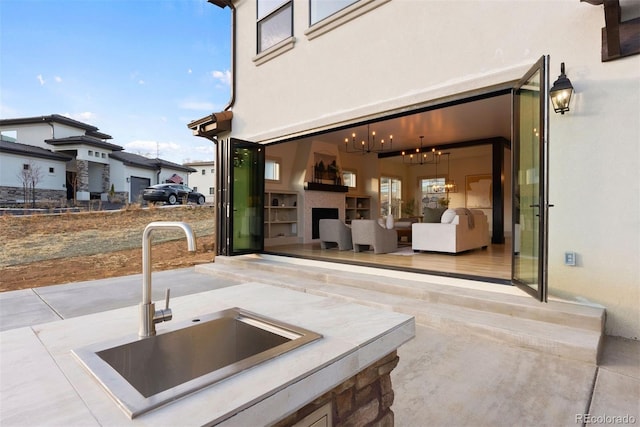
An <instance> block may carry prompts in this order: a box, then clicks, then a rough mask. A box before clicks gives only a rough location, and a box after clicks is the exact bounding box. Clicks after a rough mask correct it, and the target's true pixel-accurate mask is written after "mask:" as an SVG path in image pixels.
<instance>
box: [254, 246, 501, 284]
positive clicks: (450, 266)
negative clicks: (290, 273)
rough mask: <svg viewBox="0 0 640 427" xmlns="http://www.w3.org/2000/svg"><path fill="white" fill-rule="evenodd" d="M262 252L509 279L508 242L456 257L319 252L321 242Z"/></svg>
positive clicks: (401, 250)
mask: <svg viewBox="0 0 640 427" xmlns="http://www.w3.org/2000/svg"><path fill="white" fill-rule="evenodd" d="M265 252H267V253H272V254H279V255H288V256H294V257H302V258H310V259H316V260H322V261H332V262H341V263H347V264H359V265H368V266H375V267H385V268H389V269H394V270H405V271H412V272H422V273H429V274H437V275H445V276H454V277H463V278H472V279H480V280H485V281H494V282H497V283H508V282H510V279H511V243H510V241H509V240H507V242H506V243H505V244H492V245H490V246H489V247H488V248H487V249H475V250H472V251H468V252H463V253H459V254H457V255H452V254H443V253H436V252H419V253H414V252H413V250H412V249H411V246H410V245H407V244H406V243H405V245H404V246H403V245H402V244H401V246H399V247H398V251H396V252H394V253H391V254H377V255H376V254H374V253H373V251H366V252H360V253H355V252H353V251H339V250H338V249H337V248H334V249H321V248H320V243H312V244H297V245H282V246H270V247H266V248H265Z"/></svg>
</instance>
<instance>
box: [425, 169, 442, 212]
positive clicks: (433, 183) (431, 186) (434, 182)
mask: <svg viewBox="0 0 640 427" xmlns="http://www.w3.org/2000/svg"><path fill="white" fill-rule="evenodd" d="M444 184H445V178H444V177H442V176H441V177H432V178H421V179H420V200H422V209H424V208H441V207H446V204H445V200H446V194H445V193H443V192H442V191H438V189H439V188H444Z"/></svg>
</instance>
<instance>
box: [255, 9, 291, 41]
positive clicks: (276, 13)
mask: <svg viewBox="0 0 640 427" xmlns="http://www.w3.org/2000/svg"><path fill="white" fill-rule="evenodd" d="M291 36H293V0H258V53H260V52H263V51H265V50H267V49H269V48H270V47H272V46H275V45H276V44H278V43H280V42H281V41H283V40H285V39H287V38H289V37H291Z"/></svg>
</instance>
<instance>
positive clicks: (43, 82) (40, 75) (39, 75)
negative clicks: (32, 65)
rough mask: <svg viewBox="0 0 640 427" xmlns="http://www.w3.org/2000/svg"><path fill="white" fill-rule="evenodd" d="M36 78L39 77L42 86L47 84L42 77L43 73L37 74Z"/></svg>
mask: <svg viewBox="0 0 640 427" xmlns="http://www.w3.org/2000/svg"><path fill="white" fill-rule="evenodd" d="M36 78H37V79H38V81H39V82H40V86H44V84H45V80H44V78H43V77H42V74H38V75H37V76H36Z"/></svg>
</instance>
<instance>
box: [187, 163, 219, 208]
mask: <svg viewBox="0 0 640 427" xmlns="http://www.w3.org/2000/svg"><path fill="white" fill-rule="evenodd" d="M185 166H189V167H192V168H194V169H196V172H191V173H189V174H188V176H187V177H186V178H187V179H186V180H185V184H186V185H188V186H189V187H191V188H197V191H198V192H199V193H202V194H203V195H204V197H205V200H206V202H207V203H213V201H214V196H215V194H210V191H209V189H210V188H213V189H214V193H215V187H216V174H215V163H214V162H206V163H205V162H199V163H190V164H186V165H185ZM203 170H204V174H203V173H202V171H203Z"/></svg>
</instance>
